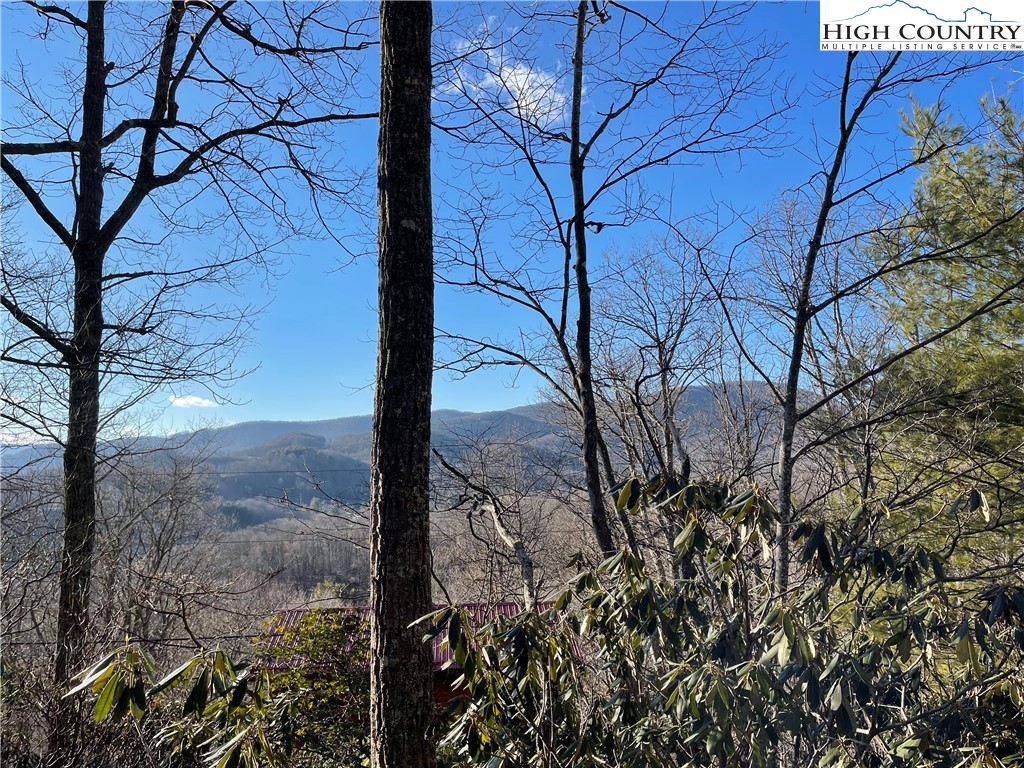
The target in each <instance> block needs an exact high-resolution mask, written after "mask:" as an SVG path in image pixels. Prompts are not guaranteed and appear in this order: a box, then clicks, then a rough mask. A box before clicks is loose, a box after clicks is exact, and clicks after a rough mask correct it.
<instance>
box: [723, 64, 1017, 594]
mask: <svg viewBox="0 0 1024 768" xmlns="http://www.w3.org/2000/svg"><path fill="white" fill-rule="evenodd" d="M991 63H992V62H984V63H975V62H964V61H960V60H949V59H943V60H931V59H921V58H916V59H910V58H907V57H904V56H902V55H901V54H899V53H894V54H889V55H870V54H859V53H851V54H848V55H847V57H846V60H845V64H844V67H843V68H842V72H841V74H840V75H839V78H838V82H836V83H835V84H834V85H832V86H826V87H825V89H824V90H823V93H824V94H825V95H826V97H827V99H828V103H829V106H830V108H833V109H835V113H836V115H837V117H838V133H837V135H835V136H833V137H830V138H824V137H823V139H822V146H821V147H819V149H818V152H819V155H818V157H817V159H816V161H817V162H820V165H821V167H820V170H819V171H818V172H817V173H815V174H814V176H813V178H812V180H811V181H810V182H808V183H807V184H806V185H805V186H803V187H801V188H800V189H798V190H796V191H794V192H793V193H791V194H786V195H783V196H782V197H781V198H780V199H779V201H778V202H777V203H776V205H775V206H773V207H772V208H771V209H770V210H769V211H768V212H767V213H766V214H765V215H764V216H763V217H761V218H760V219H758V220H757V221H755V222H753V223H752V225H751V233H750V237H749V239H748V240H746V241H745V243H744V245H743V246H741V247H740V248H739V250H740V251H744V252H746V251H745V249H746V247H747V246H750V247H752V248H753V249H754V250H755V251H756V256H755V258H753V259H752V260H751V261H750V262H749V263H748V265H747V269H746V271H744V272H743V274H744V275H745V276H747V277H748V278H750V285H749V286H748V287H747V288H746V289H744V287H743V286H742V285H740V284H739V283H738V282H737V281H736V280H735V277H736V276H735V275H733V274H730V273H729V272H730V270H732V269H733V267H734V262H731V261H730V262H729V263H728V267H727V268H726V270H725V271H724V272H719V273H715V274H712V273H711V272H710V271H708V272H707V277H708V282H709V284H710V285H711V286H713V288H714V290H715V292H716V294H717V297H718V299H719V301H720V303H721V306H722V308H723V310H724V313H725V320H726V323H727V326H728V328H729V330H730V332H731V335H732V338H733V340H734V342H735V344H736V347H737V349H738V350H739V351H740V354H741V355H742V357H743V359H744V362H745V363H746V364H747V365H748V366H750V368H751V369H752V370H753V371H755V372H756V373H757V375H758V376H759V377H761V379H762V380H763V381H764V383H765V385H766V386H767V387H769V389H770V390H771V392H772V393H773V396H774V398H775V399H776V402H777V403H778V407H779V409H780V419H781V423H780V426H779V436H778V439H777V442H776V462H777V463H776V481H777V484H778V496H777V506H778V512H779V517H780V523H779V527H778V531H777V537H776V539H777V540H776V545H775V580H776V588H777V590H778V591H779V592H782V593H784V592H786V591H787V589H788V585H789V570H790V557H789V548H788V547H789V545H788V542H789V534H790V532H791V529H792V526H793V524H794V522H795V520H796V519H797V517H798V516H799V514H800V512H801V511H802V509H803V505H802V504H801V503H798V502H796V501H795V497H796V490H797V489H796V485H795V480H796V478H797V465H798V461H800V460H801V459H802V458H806V457H808V456H809V455H810V454H811V453H812V452H813V451H814V450H815V449H816V448H817V447H819V446H821V445H824V444H826V443H828V442H830V441H832V440H833V439H835V438H837V437H840V436H848V435H850V434H851V429H852V428H853V427H852V426H851V422H850V420H849V419H846V420H845V421H844V422H843V423H842V425H841V426H838V425H837V424H836V421H835V419H829V418H825V419H823V420H821V419H819V422H818V424H819V426H821V425H829V424H831V425H832V426H831V427H830V428H826V429H825V430H824V431H823V432H820V433H817V434H816V433H814V432H813V431H807V430H801V426H807V425H810V424H811V421H812V419H813V418H815V417H821V416H822V415H823V414H826V413H827V409H829V408H835V407H837V406H840V404H841V403H842V402H843V400H844V399H846V400H847V401H848V404H849V405H850V413H853V412H854V411H856V409H857V407H858V405H857V400H858V398H857V397H856V395H857V391H858V389H863V388H864V387H865V386H870V383H871V382H872V380H874V379H875V378H876V377H878V376H880V375H881V374H883V373H884V372H885V371H887V370H888V369H889V368H890V367H892V366H893V365H895V364H897V363H898V362H899V361H901V360H903V359H905V358H907V357H908V356H910V355H913V354H915V353H917V352H919V351H920V350H922V349H925V348H926V347H928V346H929V345H930V344H933V343H934V342H936V341H938V340H939V339H941V338H943V337H944V336H946V335H948V334H949V333H951V332H953V331H955V330H956V327H959V326H961V325H963V324H965V323H968V322H971V321H972V320H973V319H975V318H977V317H979V316H981V315H983V314H984V313H985V312H988V311H991V310H992V309H994V308H996V307H998V306H1000V302H1002V301H1004V300H1005V299H1006V297H1007V296H1009V294H1010V292H1011V291H1012V290H1015V289H1016V288H1018V287H1019V285H1013V286H1008V287H1006V288H1005V289H1004V290H1003V291H1002V292H1001V293H1000V294H999V295H996V296H993V297H990V300H989V301H987V302H986V304H984V305H982V306H979V307H976V308H975V309H974V311H973V313H972V315H971V316H970V317H965V318H962V319H960V320H959V321H958V322H957V323H956V324H955V325H953V326H947V327H944V328H941V329H937V330H936V331H935V332H934V333H931V334H928V335H927V336H925V337H922V338H919V339H917V340H915V341H914V343H912V344H909V345H906V346H903V347H900V348H898V349H894V348H892V347H886V346H885V345H884V343H883V344H882V345H880V346H878V345H876V352H877V354H876V356H875V357H874V358H873V359H872V360H871V361H870V363H868V364H866V365H862V366H861V367H860V368H851V367H849V366H847V365H845V363H847V362H849V360H850V359H849V358H848V357H845V355H846V354H847V353H849V351H850V350H849V349H846V350H844V349H843V339H842V336H841V334H842V332H843V328H844V327H846V328H847V330H849V328H851V327H852V326H849V325H846V324H845V323H844V317H845V316H846V315H847V313H850V314H852V313H854V312H858V311H862V310H858V309H857V308H856V307H857V303H858V302H861V303H862V304H863V299H864V297H866V296H870V294H871V293H872V291H878V290H881V288H882V285H883V281H884V280H885V279H886V278H887V277H888V276H891V275H893V274H895V273H898V272H899V271H900V270H906V269H910V268H913V267H914V265H915V264H921V263H927V262H928V261H934V260H943V259H949V258H955V257H956V255H957V254H958V253H960V252H962V251H963V249H964V248H966V247H967V246H969V245H970V244H971V243H973V242H975V241H977V240H979V239H980V238H983V237H985V236H986V235H988V234H989V233H990V232H992V231H993V230H994V229H996V228H998V227H999V226H1002V225H1003V224H1005V223H1006V222H1008V221H1010V220H1012V219H1014V218H1016V217H1017V216H1018V215H1020V214H1021V211H1020V210H1014V211H1009V212H1007V214H1006V216H1004V217H1003V218H1002V219H1001V220H1000V221H997V222H991V221H990V222H985V223H983V224H981V225H980V226H979V228H978V229H977V230H975V231H973V232H964V233H962V236H961V237H960V239H959V240H958V242H956V243H946V244H944V245H943V246H942V247H941V248H925V249H917V250H915V249H907V248H904V249H899V250H898V251H897V252H892V253H888V254H886V255H885V256H884V257H883V258H875V257H874V256H873V255H872V254H871V253H870V251H869V250H868V249H866V248H864V247H862V246H863V245H864V244H866V243H867V242H869V241H870V240H871V239H873V238H874V239H876V240H877V241H879V242H892V241H895V240H898V239H899V238H900V233H901V232H902V231H903V230H904V228H905V224H904V216H903V208H902V203H901V201H900V198H899V195H898V194H897V193H896V191H895V190H894V188H893V186H892V185H893V182H894V181H895V180H896V179H899V178H901V177H904V176H906V175H907V174H910V173H911V172H912V171H913V170H914V169H918V168H921V167H922V166H924V164H926V163H928V162H929V161H930V160H931V159H932V158H933V157H935V156H936V154H937V153H939V152H942V151H944V149H946V148H948V146H949V145H948V144H945V143H942V142H939V143H929V142H925V143H923V144H921V145H919V146H918V147H917V148H916V149H914V150H912V151H910V152H906V151H904V150H903V149H901V148H900V147H898V146H897V142H895V141H894V142H893V144H892V146H891V147H888V148H886V149H884V150H883V149H881V148H879V146H877V145H876V144H875V143H874V142H873V140H872V138H871V126H872V119H873V118H874V117H875V116H874V115H873V114H872V113H873V110H874V109H876V108H877V107H878V106H880V105H883V104H891V103H892V101H893V100H894V99H898V98H906V97H907V96H908V95H909V93H910V89H911V88H913V87H915V86H916V85H918V84H920V83H921V82H924V81H928V82H930V83H933V84H934V86H935V87H937V88H941V87H943V86H944V85H948V84H949V83H950V82H952V81H953V80H955V79H956V78H958V77H960V76H963V75H965V74H968V73H970V72H972V71H974V70H976V69H977V68H979V67H982V66H990V65H991ZM956 141H969V137H968V136H967V135H966V134H961V135H959V136H958V137H957V138H956ZM885 153H888V154H885ZM766 281H768V282H766ZM769 285H771V286H773V288H772V289H771V290H766V288H767V287H769ZM739 297H743V298H742V300H738V298H739ZM744 321H746V322H744ZM816 336H817V337H821V339H822V340H820V341H817V342H816V341H815V338H816ZM829 336H831V337H832V338H833V340H834V343H831V344H830V343H827V342H825V341H824V339H826V338H827V337H829ZM876 338H879V337H876ZM880 338H884V337H880ZM847 341H849V339H847ZM830 348H831V353H830V352H829V350H830ZM779 370H781V371H783V374H782V375H781V376H779V375H777V373H776V372H777V371H779ZM809 385H813V386H809ZM851 396H852V397H853V400H850V398H851ZM879 418H880V417H879V414H878V413H871V414H865V415H864V416H863V418H861V419H859V420H857V421H858V422H859V423H860V424H861V425H862V426H870V425H871V424H873V423H874V424H877V423H878V421H879ZM818 492H819V493H820V492H821V489H819V490H818Z"/></svg>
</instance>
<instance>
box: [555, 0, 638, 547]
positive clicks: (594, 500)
mask: <svg viewBox="0 0 1024 768" xmlns="http://www.w3.org/2000/svg"><path fill="white" fill-rule="evenodd" d="M586 30H587V4H586V2H585V1H584V0H580V3H579V7H578V8H577V11H576V44H575V47H574V48H573V61H572V65H573V75H572V118H571V119H572V139H571V142H570V146H569V177H570V179H571V180H572V199H573V237H574V240H575V245H576V264H575V271H576V295H577V299H578V302H579V316H578V317H577V318H576V366H577V367H576V379H577V381H576V389H577V390H578V392H579V398H580V410H581V412H582V414H583V466H584V469H585V471H586V476H587V497H588V499H589V501H590V522H591V525H592V526H593V528H594V536H595V537H596V538H597V546H598V548H599V549H600V550H601V553H602V554H604V555H610V554H612V553H613V552H614V551H615V544H614V542H613V541H612V532H611V528H610V527H609V525H608V511H607V509H606V508H605V505H604V493H603V491H602V489H601V465H600V461H599V457H598V444H599V442H600V440H601V430H600V426H599V425H598V421H597V403H596V402H595V399H594V373H593V360H592V355H591V349H590V326H591V318H592V315H593V311H592V309H591V303H590V277H589V275H588V273H587V228H586V221H585V219H586V200H585V198H584V194H583V168H584V162H585V160H584V157H583V149H582V145H581V141H580V110H581V105H582V102H583V43H584V40H585V39H586ZM625 526H626V529H627V530H630V529H629V522H628V520H627V521H626V523H625Z"/></svg>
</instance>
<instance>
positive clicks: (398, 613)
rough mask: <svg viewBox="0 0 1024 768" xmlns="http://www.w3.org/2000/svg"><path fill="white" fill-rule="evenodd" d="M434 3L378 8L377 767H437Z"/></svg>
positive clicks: (373, 515)
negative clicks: (431, 616) (430, 624)
mask: <svg viewBox="0 0 1024 768" xmlns="http://www.w3.org/2000/svg"><path fill="white" fill-rule="evenodd" d="M431 24H432V7H431V4H430V3H428V2H418V3H403V4H399V3H398V2H395V1H394V0H385V2H382V3H381V6H380V49H381V68H380V134H379V138H378V144H377V149H378V171H377V172H378V182H377V184H378V217H379V223H378V237H379V275H380V284H379V290H378V295H379V301H380V309H379V311H380V323H379V339H378V353H377V354H378V357H377V390H376V393H375V397H374V417H373V447H372V451H373V454H372V461H371V464H372V469H371V475H370V483H371V502H370V571H371V575H370V604H371V621H370V638H371V640H370V653H371V663H370V695H371V704H370V709H371V713H370V764H371V765H372V766H373V767H374V768H432V766H433V765H434V749H433V745H432V743H431V741H430V739H429V738H428V734H427V731H428V728H429V726H430V722H431V719H432V714H433V710H434V697H433V655H432V649H431V647H430V645H429V644H427V643H424V642H423V641H422V637H423V630H422V628H421V627H419V626H410V625H411V624H413V622H415V621H416V620H417V619H418V618H420V617H421V616H423V615H425V614H427V613H429V612H430V608H431V600H430V515H429V494H428V490H429V479H430V458H429V457H430V394H431V392H430V386H431V377H432V373H433V349H434V307H433V302H434V282H433V281H434V268H433V222H432V212H431V192H430V99H431V69H430V66H431V62H430V32H431Z"/></svg>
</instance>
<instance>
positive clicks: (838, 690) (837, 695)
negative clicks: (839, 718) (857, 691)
mask: <svg viewBox="0 0 1024 768" xmlns="http://www.w3.org/2000/svg"><path fill="white" fill-rule="evenodd" d="M841 706H843V685H842V681H840V680H836V682H835V683H834V684H833V685H832V690H831V691H829V694H828V708H829V709H831V710H832V711H833V712H835V711H837V710H838V709H839V708H840V707H841Z"/></svg>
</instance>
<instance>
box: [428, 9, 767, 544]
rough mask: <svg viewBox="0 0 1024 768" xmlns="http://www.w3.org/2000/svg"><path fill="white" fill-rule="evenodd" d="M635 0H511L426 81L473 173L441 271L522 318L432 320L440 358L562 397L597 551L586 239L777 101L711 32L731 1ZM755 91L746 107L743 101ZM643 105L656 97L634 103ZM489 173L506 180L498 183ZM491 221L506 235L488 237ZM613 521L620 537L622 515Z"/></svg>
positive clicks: (600, 517) (763, 56) (603, 511)
mask: <svg viewBox="0 0 1024 768" xmlns="http://www.w3.org/2000/svg"><path fill="white" fill-rule="evenodd" d="M645 11H646V9H644V10H640V9H634V8H628V7H626V6H624V5H621V4H618V3H587V2H579V3H577V4H575V5H574V6H573V8H572V10H571V11H568V10H566V11H562V10H548V9H543V10H535V9H529V10H526V9H525V8H521V7H516V6H513V7H512V9H511V10H510V12H509V16H510V18H511V19H512V20H514V21H515V22H516V23H515V30H514V31H513V32H512V33H510V34H508V35H507V36H506V37H505V39H497V33H491V32H489V30H490V29H491V28H494V29H504V28H505V26H508V25H507V24H506V25H505V26H503V25H490V24H488V22H487V21H484V22H482V26H481V29H480V31H479V33H476V34H475V36H474V38H473V39H472V40H471V41H470V42H471V44H472V45H471V46H470V48H471V49H472V52H470V53H466V45H465V41H463V40H457V41H455V42H454V43H453V44H452V46H451V51H450V52H449V56H448V58H449V60H450V62H451V63H450V65H449V66H448V67H446V68H445V70H444V72H443V78H444V83H443V87H442V88H440V89H439V94H440V95H441V97H442V98H443V99H445V100H446V102H447V106H448V108H449V111H448V114H446V115H445V116H444V118H443V127H445V128H446V130H447V132H448V133H450V134H451V135H453V136H454V137H456V138H457V139H459V140H460V141H461V142H463V147H464V150H463V151H464V152H465V155H464V157H465V159H466V161H467V171H468V172H469V175H470V178H471V179H473V180H474V182H475V186H473V187H472V188H470V189H465V188H459V189H458V190H457V192H456V194H457V195H458V196H459V200H458V201H457V202H456V203H455V205H456V208H457V209H458V210H459V211H460V213H461V216H462V218H463V219H464V220H465V221H467V222H470V224H468V225H467V231H466V232H465V236H464V237H462V238H461V240H460V241H459V242H458V243H457V244H455V245H453V246H452V250H453V252H452V254H451V256H450V259H451V262H452V263H451V265H450V266H451V269H450V270H448V271H447V272H446V273H445V278H444V279H445V280H446V281H447V282H449V283H450V284H452V285H454V286H457V287H459V288H462V289H464V290H466V291H469V292H478V293H482V294H484V295H486V296H489V297H491V298H492V299H493V300H496V301H499V302H502V303H504V304H505V305H507V306H509V307H513V308H515V309H516V310H517V311H524V312H525V313H527V316H528V317H532V321H533V322H535V323H536V326H535V327H534V328H533V329H530V330H527V331H524V332H523V333H522V334H521V336H520V338H518V339H504V338H492V337H487V336H485V334H484V332H479V333H458V332H454V331H453V332H448V333H445V334H444V335H443V338H444V339H445V341H446V342H447V344H448V346H449V347H450V349H451V350H452V356H451V358H450V359H449V361H448V362H447V364H446V367H447V368H448V369H449V370H454V371H457V372H459V373H462V374H466V373H469V372H471V371H473V370H476V369H478V368H481V367H487V366H498V365H510V366H515V367H520V368H527V369H530V370H532V371H534V372H535V373H537V374H539V375H540V376H541V377H542V378H543V379H544V381H545V382H546V383H547V385H548V386H550V388H551V390H552V391H553V392H555V393H557V394H558V396H559V398H560V399H561V400H562V401H563V402H564V403H565V404H566V406H567V407H568V408H569V409H571V411H572V412H573V413H574V414H575V416H576V418H577V419H578V423H579V424H580V426H581V430H580V431H581V436H582V440H581V455H582V459H583V468H584V473H583V474H584V477H585V483H584V485H585V487H586V491H587V496H588V504H589V509H590V524H591V528H592V530H593V533H594V536H595V539H596V542H597V547H598V549H599V551H601V552H603V553H606V554H607V553H610V552H612V551H613V550H614V549H615V546H616V545H615V540H614V536H613V532H612V526H611V524H610V521H609V513H608V510H607V508H606V504H605V499H604V497H605V493H606V490H607V488H609V487H610V486H611V485H613V484H614V482H615V468H614V467H613V466H612V461H611V459H610V456H609V453H608V446H607V444H606V440H605V438H604V437H603V435H602V433H601V429H600V425H599V420H598V410H597V396H596V394H595V380H594V379H595V374H594V360H593V338H592V336H593V328H592V325H593V313H594V310H593V302H592V291H593V284H594V275H593V272H594V269H593V265H592V263H591V254H590V248H591V245H592V242H593V241H594V238H595V237H596V236H597V235H599V234H600V233H601V232H602V231H604V230H606V229H607V230H610V229H613V228H619V227H626V226H630V225H632V224H635V223H637V222H640V221H644V220H648V219H650V218H653V215H654V211H655V209H656V208H657V207H658V205H659V203H660V202H661V201H659V200H658V199H656V198H655V197H654V196H652V195H651V194H649V193H648V191H647V190H646V187H645V185H644V184H643V178H644V176H645V175H646V174H649V173H654V172H655V171H656V170H657V169H658V168H659V167H660V166H665V165H684V164H687V163H691V162H694V161H695V160H696V159H697V158H699V157H700V156H714V155H717V154H721V153H730V152H735V151H738V150H739V149H741V148H742V149H752V150H753V149H765V148H767V147H770V146H772V145H773V144H774V143H775V142H776V137H775V136H774V135H773V133H772V129H773V127H774V120H773V118H774V117H776V116H777V115H778V114H779V111H780V109H781V108H782V107H781V105H777V104H774V103H772V102H771V101H770V100H769V99H768V98H767V96H768V95H769V94H772V93H773V91H774V93H776V94H777V93H779V90H778V89H774V84H773V83H770V81H769V80H768V79H767V77H766V74H767V70H768V64H769V62H770V59H771V55H772V49H771V47H770V46H766V45H762V44H759V43H758V42H757V41H751V40H744V42H743V43H742V44H739V43H738V42H737V41H736V40H732V41H731V42H730V43H729V44H728V45H725V44H721V43H722V40H723V39H724V38H725V37H726V36H729V35H737V34H739V33H738V31H737V29H736V27H737V25H738V24H739V22H740V20H741V19H742V17H743V12H744V11H743V10H742V9H738V8H737V7H735V6H728V7H722V6H713V7H712V6H704V7H702V9H701V11H700V12H698V13H696V14H694V15H693V16H687V17H685V18H684V20H683V21H680V20H679V18H678V17H677V16H675V15H674V14H672V13H670V12H669V9H668V7H667V6H666V7H663V8H661V9H660V10H659V11H657V12H655V13H654V14H652V15H648V14H647V13H646V12H645ZM541 29H543V30H544V34H545V35H550V34H552V33H554V31H555V30H560V31H561V33H562V35H563V39H562V41H561V42H560V44H559V48H558V51H559V55H560V56H563V57H564V58H563V59H562V60H561V61H558V60H550V59H546V58H544V57H542V56H541V55H540V54H539V53H538V51H539V50H541V48H542V46H541V45H540V44H539V43H538V40H537V37H538V36H539V34H540V31H541ZM543 50H545V51H547V50H550V46H549V44H547V43H544V44H543ZM726 51H730V52H733V51H735V52H737V53H735V54H732V53H729V54H728V55H724V54H725V52H726ZM741 52H742V53H741ZM584 90H586V98H584ZM761 97H766V98H765V100H764V101H762V102H759V105H760V107H761V108H760V109H758V108H757V107H754V108H753V109H752V110H750V111H747V109H746V108H748V107H751V105H752V102H756V101H758V100H759V99H760V98H761ZM651 104H658V105H660V107H661V109H660V110H659V111H658V112H657V115H656V116H652V115H650V114H647V115H644V114H643V108H644V107H646V106H648V105H651ZM741 105H743V107H744V110H743V111H741V109H740V107H741ZM484 153H487V154H486V156H485V154H484ZM488 172H491V173H494V174H500V175H502V176H504V177H507V178H505V179H502V182H501V184H502V188H501V190H500V192H499V191H496V190H494V189H492V188H491V187H490V186H489V185H488V178H487V173H488ZM509 197H511V198H512V202H509ZM509 209H511V210H509ZM503 219H504V220H505V221H503ZM492 230H496V231H497V232H498V234H497V235H496V236H497V237H499V238H502V240H503V241H504V242H511V243H512V244H513V246H512V247H508V248H506V247H502V248H493V247H492V245H491V243H490V238H491V237H495V235H492V234H491V231H492ZM617 519H618V524H619V526H620V528H621V530H622V535H623V536H624V537H625V539H626V541H627V543H628V544H629V545H630V546H631V548H633V549H634V550H635V549H636V541H635V537H634V535H633V532H632V528H631V524H630V522H629V520H628V518H627V517H626V516H625V515H622V514H620V515H619V516H618V518H617Z"/></svg>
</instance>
